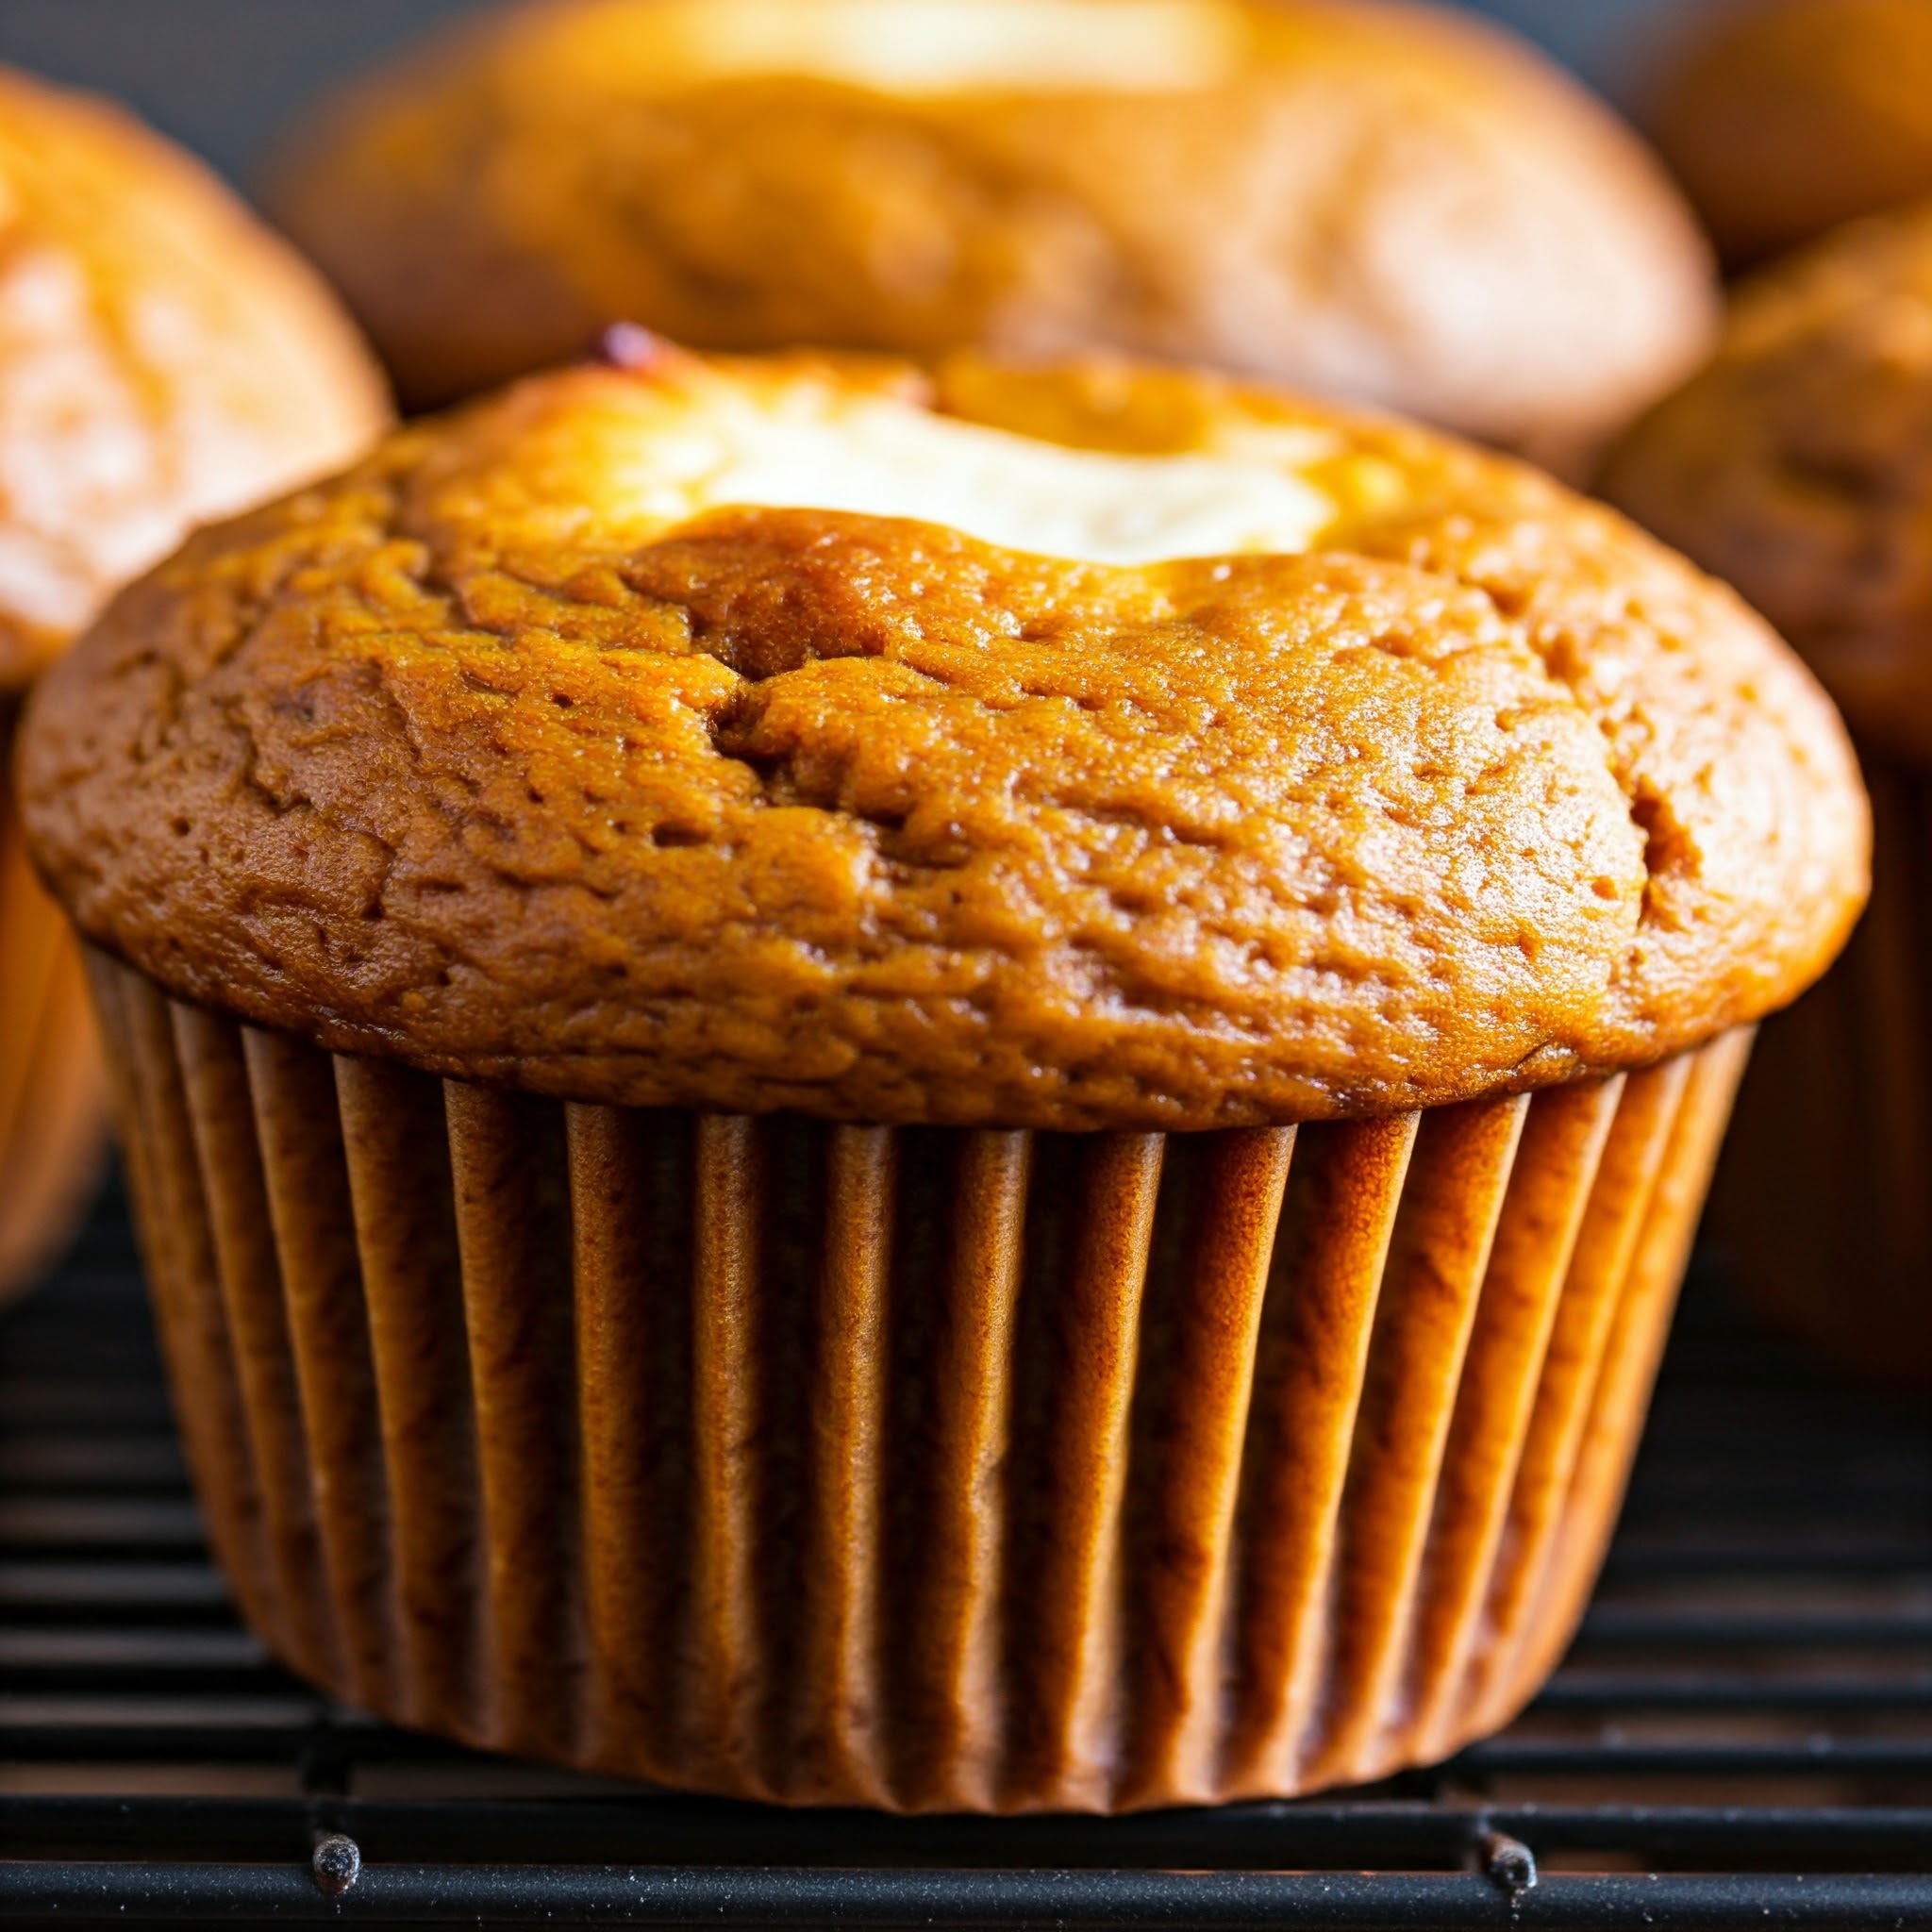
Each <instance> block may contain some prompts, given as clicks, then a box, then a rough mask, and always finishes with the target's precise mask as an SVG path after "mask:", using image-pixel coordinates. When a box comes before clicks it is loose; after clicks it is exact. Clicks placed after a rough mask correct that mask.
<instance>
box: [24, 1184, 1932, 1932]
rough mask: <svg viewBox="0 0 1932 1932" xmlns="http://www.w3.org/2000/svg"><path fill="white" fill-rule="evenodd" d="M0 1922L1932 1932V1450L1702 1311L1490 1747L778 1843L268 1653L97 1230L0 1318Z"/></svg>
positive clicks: (1876, 1406)
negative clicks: (515, 1755) (1124, 1807)
mask: <svg viewBox="0 0 1932 1932" xmlns="http://www.w3.org/2000/svg"><path fill="white" fill-rule="evenodd" d="M0 1919H4V1920H5V1921H6V1923H8V1924H9V1925H24V1926H25V1925H40V1924H73V1923H81V1924H85V1923H89V1922H91V1921H92V1922H105V1921H108V1920H113V1921H115V1922H118V1923H121V1924H128V1923H144V1922H148V1921H155V1920H162V1919H167V1920H175V1921H189V1922H197V1923H211V1922H214V1921H216V1920H219V1921H221V1922H223V1923H226V1924H266V1923H269V1922H271V1921H276V1922H281V1921H292V1922H298V1923H299V1922H303V1921H344V1922H348V1923H359V1924H440V1923H446V1924H454V1923H458V1922H463V1923H468V1924H478V1923H485V1924H523V1923H532V1924H535V1923H542V1924H550V1925H572V1924H651V1925H672V1924H712V1925H718V1924H724V1925H740V1926H742V1925H774V1924H787V1925H799V1924H869V1925H910V1924H936V1925H948V1926H967V1925H973V1926H1017V1925H1057V1926H1069V1927H1073V1926H1088V1925H1103V1924H1105V1925H1131V1924H1189V1925H1198V1926H1237V1925H1240V1926H1254V1925H1263V1924H1267V1925H1283V1926H1297V1927H1330V1926H1333V1927H1341V1926H1350V1927H1366V1926H1375V1927H1397V1926H1430V1927H1457V1926H1489V1925H1515V1926H1521V1927H1525V1928H1528V1927H1535V1926H1610V1925H1621V1924H1632V1925H1636V1924H1648V1925H1657V1926H1687V1927H1698V1928H1719V1927H1729V1926H1740V1927H1741V1926H1747V1925H1748V1926H1751V1927H1754V1928H1757V1927H1762V1926H1764V1925H1766V1924H1780V1925H1817V1926H1831V1927H1834V1928H1850V1927H1857V1926H1866V1925H1870V1926H1887V1927H1902V1926H1922V1927H1932V1413H1928V1412H1927V1408H1926V1406H1924V1405H1916V1406H1915V1405H1913V1404H1911V1403H1909V1402H1907V1401H1903V1400H1895V1401H1894V1400H1887V1399H1885V1398H1881V1397H1877V1396H1874V1395H1873V1394H1871V1393H1870V1392H1869V1391H1857V1390H1854V1389H1850V1388H1847V1387H1843V1386H1839V1385H1835V1384H1833V1383H1832V1382H1830V1381H1829V1380H1827V1379H1825V1378H1824V1377H1822V1376H1821V1375H1819V1374H1815V1373H1814V1372H1812V1371H1811V1370H1810V1369H1809V1368H1808V1366H1807V1364H1805V1363H1803V1362H1801V1361H1799V1360H1797V1359H1795V1358H1794V1357H1790V1355H1788V1354H1786V1353H1785V1352H1783V1351H1781V1350H1780V1349H1779V1348H1778V1347H1777V1346H1776V1345H1775V1344H1774V1343H1772V1342H1770V1341H1765V1340H1763V1339H1761V1338H1759V1337H1757V1336H1756V1335H1755V1334H1754V1332H1753V1331H1752V1329H1751V1327H1750V1325H1749V1324H1748V1323H1747V1322H1746V1321H1745V1320H1744V1319H1743V1318H1742V1317H1740V1316H1739V1315H1738V1314H1736V1313H1735V1312H1734V1311H1733V1310H1732V1309H1731V1308H1730V1307H1728V1306H1727V1304H1726V1302H1725V1300H1724V1295H1723V1293H1722V1291H1721V1289H1720V1287H1719V1286H1718V1285H1717V1284H1716V1283H1715V1282H1714V1281H1712V1280H1711V1279H1709V1278H1707V1277H1700V1278H1699V1279H1698V1280H1697V1281H1695V1282H1693V1284H1692V1289H1691V1293H1690V1294H1689V1296H1688V1297H1687V1304H1686V1308H1685V1311H1684V1315H1683V1317H1682V1318H1681V1320H1680V1322H1679V1324H1678V1329H1677V1333H1676V1337H1675V1340H1674V1344H1673V1349H1672V1353H1671V1357H1670V1359H1669V1361H1668V1362H1667V1364H1666V1369H1665V1375H1664V1382H1663V1386H1662V1389H1661V1391H1660V1393H1659V1397H1658V1401H1657V1411H1656V1415H1655V1418H1654V1422H1653V1425H1652V1428H1651V1432H1650V1434H1649V1437H1648V1438H1647V1442H1646V1448H1645V1452H1644V1457H1643V1460H1642V1463H1641V1467H1640V1470H1639V1473H1638V1476H1637V1480H1636V1483H1635V1486H1634V1489H1633V1492H1632V1497H1631V1502H1630V1507H1629V1508H1628V1510H1627V1511H1626V1514H1625V1519H1624V1528H1623V1531H1622V1533H1621V1535H1620V1537H1619V1540H1618V1542H1617V1546H1616V1549H1615V1551H1614V1552H1613V1554H1612V1557H1611V1559H1610V1563H1609V1567H1608V1570H1607V1573H1606V1575H1605V1579H1604V1583H1603V1586H1602V1588H1601V1590H1600V1591H1599V1593H1598V1598H1597V1602H1596V1604H1595V1606H1594V1607H1593V1608H1592V1610H1591V1615H1590V1619H1589V1622H1588V1624H1586V1626H1585V1629H1584V1632H1583V1635H1582V1637H1581V1639H1580V1640H1579V1641H1578V1643H1577V1645H1576V1647H1575V1649H1574V1652H1573V1653H1572V1655H1571V1657H1570V1658H1569V1660H1568V1661H1567V1663H1566V1664H1565V1665H1564V1667H1563V1669H1562V1670H1561V1671H1560V1672H1559V1673H1558V1674H1557V1677H1556V1679H1555V1680H1554V1682H1553V1683H1552V1684H1551V1686H1550V1688H1549V1690H1548V1691H1547V1692H1546V1693H1545V1694H1544V1696H1543V1697H1542V1698H1541V1700H1540V1701H1539V1703H1538V1704H1537V1705H1536V1707H1534V1708H1533V1709H1532V1710H1531V1711H1530V1712H1529V1713H1527V1714H1526V1715H1525V1716H1524V1719H1522V1720H1521V1721H1520V1722H1519V1723H1518V1724H1516V1725H1515V1726H1513V1727H1512V1728H1511V1729H1510V1730H1509V1731H1508V1732H1507V1733H1505V1734H1504V1735H1503V1736H1502V1737H1500V1738H1497V1739H1494V1740H1491V1741H1489V1742H1487V1743H1484V1744H1481V1745H1478V1746H1476V1747H1474V1749H1472V1750H1469V1751H1467V1752H1465V1753H1463V1754H1462V1756H1461V1757H1457V1759H1455V1760H1454V1761H1453V1762H1451V1763H1450V1764H1448V1765H1445V1766H1443V1767H1441V1769H1440V1770H1438V1771H1434V1772H1430V1773H1427V1774H1418V1775H1414V1776H1410V1777H1407V1778H1403V1779H1399V1780H1396V1781H1395V1782H1394V1783H1392V1784H1390V1785H1387V1786H1383V1787H1379V1788H1377V1789H1376V1790H1373V1791H1369V1792H1360V1793H1348V1794H1343V1795H1340V1796H1331V1797H1325V1798H1321V1799H1316V1800H1313V1801H1310V1802H1305V1803H1301V1804H1295V1805H1252V1806H1239V1807H1230V1808H1228V1809H1224V1810H1221V1811H1211V1812H1203V1813H1171V1814H1163V1815H1159V1816H1155V1817H1147V1818H1137V1819H1131V1820H1125V1821H1102V1820H1091V1819H1062V1818H1038V1819H1025V1820H1018V1821H1005V1822H1001V1821H984V1820H964V1819H930V1820H913V1821H907V1820H892V1819H885V1818H875V1817H871V1816H866V1815H860V1814H850V1813H810V1812H806V1813H798V1812H791V1813H787V1812H773V1811H766V1810H761V1809H758V1808H757V1807H748V1806H736V1805H724V1804H714V1803H708V1802H704V1801H696V1800H690V1799H682V1798H675V1797H669V1796H664V1795H659V1794H656V1793H651V1792H647V1791H640V1790H636V1789H634V1788H626V1787H621V1786H615V1785H609V1784H600V1783H597V1782H594V1781H591V1780H588V1779H582V1778H570V1777H565V1776H562V1775H560V1774H552V1773H548V1772H544V1771H541V1770H536V1769H532V1768H529V1767H525V1766H519V1765H513V1764H507V1763H501V1762H498V1761H495V1760H491V1759H486V1758H482V1757H475V1756H474V1755H471V1754H468V1753H464V1752H460V1751H458V1750H455V1749H453V1748H451V1747H448V1746H444V1745H441V1744H438V1743H435V1742H433V1741H432V1740H425V1739H421V1738H416V1737H411V1736H408V1735H406V1734H404V1733H401V1732H398V1731H395V1730H391V1729H389V1728H387V1727H385V1726H382V1725H379V1724H374V1723H372V1722H370V1721H368V1720H366V1719H362V1718H359V1717H358V1715H357V1714H355V1713H354V1712H352V1711H349V1710H346V1709H344V1708H342V1707H340V1706H337V1705H334V1704H332V1703H330V1702H329V1701H328V1700H326V1699H325V1698H322V1697H320V1696H318V1695H316V1694H315V1693H314V1692H312V1691H309V1690H308V1689H307V1688H306V1687H305V1686H303V1685H302V1684H300V1683H298V1682H297V1681H296V1680H294V1679H293V1678H291V1677H290V1676H289V1675H288V1674H286V1673H284V1672H283V1671H281V1670H280V1669H279V1668H278V1667H277V1666H276V1665H275V1664H274V1663H273V1662H272V1661H270V1660H269V1659H268V1658H267V1657H264V1656H263V1655H262V1653H261V1651H260V1650H259V1648H258V1646H257V1645H256V1643H255V1642H254V1641H253V1640H252V1639H251V1638H250V1637H249V1636H248V1635H247V1634H246V1633H245V1632H244V1631H243V1630H242V1628H241V1627H240V1625H239V1624H237V1623H236V1622H235V1620H234V1617H233V1614H232V1612H231V1611H230V1609H229V1608H228V1605H227V1599H226V1595H225V1591H224V1590H223V1588H222V1585H221V1581H220V1579H219V1577H218V1576H217V1575H216V1574H215V1572H214V1571H213V1570H212V1569H211V1568H210V1566H209V1564H208V1559H207V1557H206V1555H205V1553H204V1551H203V1548H202V1543H201V1537H200V1530H199V1526H198V1524H197V1522H196V1518H195V1514H194V1510H193V1507H192V1502H191V1500H190V1498H189V1495H188V1491H187V1488H186V1482H185V1477H184V1474H183V1472H182V1468H181V1464H180V1458H179V1456H178V1453H177V1451H176V1449H175V1442H174V1438H173V1433H172V1429H171V1427H170V1424H169V1419H168V1411H167V1405H166V1400H165V1396H164V1394H163V1391H162V1389H161V1385H160V1380H159V1374H158V1366H157V1363H156V1360H155V1357H154V1351H153V1344H152V1340H151V1337H150V1333H149V1329H148V1324H147V1318H146V1314H145V1311H144V1308H143V1306H142V1300H141V1292H140V1288H139V1283H138V1279H137V1275H136V1271H135V1267H134V1257H133V1251H132V1245H131V1241H130V1239H129V1236H128V1233H127V1228H126V1223H125V1214H124V1212H123V1210H122V1209H121V1208H120V1206H119V1204H118V1201H116V1200H115V1199H113V1198H112V1197H110V1198H109V1199H108V1202H107V1203H106V1204H105V1205H104V1207H103V1208H102V1210H101V1211H100V1213H98V1214H97V1215H96V1217H95V1220H94V1222H93V1224H92V1226H91V1227H90V1229H89V1231H88V1233H87V1235H86V1237H85V1238H84V1240H83V1241H82V1242H81V1245H80V1247H79V1249H78V1250H77V1252H76V1253H75V1256H74V1257H73V1258H72V1259H71V1260H70V1262H69V1263H68V1265H67V1266H66V1267H65V1269H64V1270H63V1271H62V1272H61V1274H59V1276H58V1278H57V1279H56V1281H54V1282H53V1283H51V1284H50V1285H49V1286H48V1287H47V1288H46V1289H44V1290H43V1291H42V1292H41V1293H40V1294H39V1295H38V1296H36V1297H35V1298H34V1299H33V1300H32V1301H31V1302H30V1303H29V1304H28V1305H27V1306H26V1307H24V1308H22V1309H20V1310H18V1311H16V1312H15V1313H13V1314H12V1315H10V1316H8V1318H6V1320H5V1321H4V1322H0Z"/></svg>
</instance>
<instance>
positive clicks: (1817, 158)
mask: <svg viewBox="0 0 1932 1932" xmlns="http://www.w3.org/2000/svg"><path fill="white" fill-rule="evenodd" d="M1649 119H1650V124H1651V130H1652V132H1653V134H1654V135H1655V137H1656V139H1657V145H1658V147H1659V148H1661V149H1662V151H1663V155H1664V158H1665V159H1666V160H1667V161H1669V162H1670V164H1671V166H1672V168H1673V169H1674V171H1675V173H1676V175H1677V178H1678V179H1679V180H1680V181H1681V182H1682V183H1683V184H1684V187H1685V190H1686V192H1688V193H1689V194H1690V196H1691V202H1692V203H1693V204H1694V205H1695V207H1696V208H1697V211H1698V213H1699V214H1701V215H1702V216H1703V217H1704V219H1705V222H1706V224H1707V225H1708V227H1709V228H1710V231H1711V233H1712V234H1713V235H1714V236H1715V237H1716V239H1717V242H1718V246H1719V248H1720V249H1721V250H1722V251H1723V253H1724V258H1725V259H1726V260H1728V261H1731V262H1733V263H1739V264H1744V263H1749V262H1754V261H1758V260H1761V259H1763V258H1765V257H1767V256H1771V255H1775V254H1778V253H1780V252H1782V251H1783V250H1785V249H1788V248H1794V247H1796V246H1797V245H1798V244H1799V243H1800V242H1809V241H1811V240H1813V239H1814V238H1815V237H1817V236H1819V235H1822V234H1824V232H1825V230H1826V229H1828V228H1835V227H1837V226H1838V225H1840V223H1842V222H1848V221H1851V220H1854V219H1855V218H1856V217H1857V216H1859V215H1866V214H1875V213H1876V212H1878V211H1879V210H1880V209H1882V208H1894V207H1896V206H1898V205H1899V204H1900V203H1902V202H1907V201H1915V200H1917V199H1918V198H1919V197H1920V196H1921V195H1924V194H1932V6H1927V5H1926V4H1925V0H1774V4H1771V5H1768V6H1767V5H1748V6H1739V7H1733V8H1729V9H1726V10H1724V11H1721V12H1720V13H1719V14H1718V16H1717V18H1716V19H1715V21H1714V22H1710V23H1708V24H1706V25H1702V26H1701V27H1700V28H1699V29H1697V30H1696V31H1695V32H1694V33H1693V35H1692V37H1691V40H1690V41H1689V42H1688V43H1687V44H1686V45H1685V46H1684V47H1683V49H1682V51H1681V52H1680V53H1679V54H1678V56H1677V57H1676V58H1675V60H1674V63H1673V65H1672V67H1671V69H1670V71H1669V73H1668V74H1667V75H1665V76H1664V77H1663V79H1662V81H1661V83H1660V84H1659V86H1658V89H1657V100H1656V102H1655V105H1654V107H1653V108H1652V111H1651V114H1650V117H1649Z"/></svg>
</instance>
